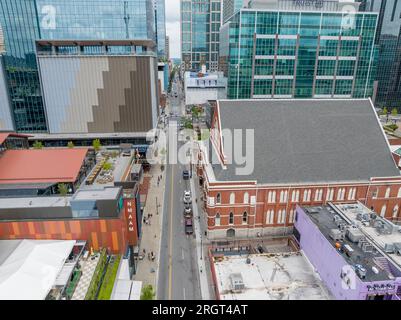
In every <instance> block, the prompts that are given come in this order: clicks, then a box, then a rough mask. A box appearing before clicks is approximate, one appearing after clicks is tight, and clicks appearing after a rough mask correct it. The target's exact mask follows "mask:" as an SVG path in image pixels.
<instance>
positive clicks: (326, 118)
mask: <svg viewBox="0 0 401 320" xmlns="http://www.w3.org/2000/svg"><path fill="white" fill-rule="evenodd" d="M219 103H220V115H221V126H222V128H223V129H224V128H229V129H252V128H254V129H255V145H254V148H253V150H254V154H255V158H254V159H255V160H254V171H253V173H252V174H250V175H242V176H239V175H236V171H235V168H236V167H238V166H237V165H235V164H232V165H228V166H227V169H224V170H223V169H221V167H220V166H214V172H215V176H216V180H218V181H238V180H239V181H244V180H257V181H258V183H306V182H336V181H337V182H338V181H366V180H369V179H370V178H371V177H388V176H399V175H400V172H399V170H398V168H396V166H395V163H394V161H393V158H392V155H391V152H390V149H389V146H388V143H387V141H386V138H385V136H384V134H383V132H382V130H381V128H380V125H379V123H378V121H377V117H376V114H375V111H374V109H373V108H372V106H371V104H370V102H369V100H253V101H252V100H232V101H230V100H221V101H220V102H219ZM243 137H244V138H243V146H242V150H244V151H243V153H245V150H246V149H245V146H244V144H245V133H244V134H243ZM234 149H235V147H234Z"/></svg>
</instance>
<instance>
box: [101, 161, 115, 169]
mask: <svg viewBox="0 0 401 320" xmlns="http://www.w3.org/2000/svg"><path fill="white" fill-rule="evenodd" d="M112 167H113V166H112V164H111V163H110V162H105V163H104V164H103V170H106V171H108V170H111V168H112Z"/></svg>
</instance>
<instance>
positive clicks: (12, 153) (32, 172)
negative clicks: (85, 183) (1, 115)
mask: <svg viewBox="0 0 401 320" xmlns="http://www.w3.org/2000/svg"><path fill="white" fill-rule="evenodd" d="M87 152H88V149H87V148H74V149H40V150H34V149H29V150H6V151H4V152H3V154H2V156H1V157H0V184H28V183H51V182H54V183H58V182H75V181H76V179H77V177H78V174H79V172H80V169H81V167H82V164H83V162H84V160H85V157H86V154H87Z"/></svg>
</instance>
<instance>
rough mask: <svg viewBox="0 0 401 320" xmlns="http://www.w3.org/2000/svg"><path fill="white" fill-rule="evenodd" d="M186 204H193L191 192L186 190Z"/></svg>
mask: <svg viewBox="0 0 401 320" xmlns="http://www.w3.org/2000/svg"><path fill="white" fill-rule="evenodd" d="M184 203H192V196H191V191H188V190H186V191H185V192H184Z"/></svg>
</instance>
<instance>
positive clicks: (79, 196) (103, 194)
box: [72, 187, 121, 201]
mask: <svg viewBox="0 0 401 320" xmlns="http://www.w3.org/2000/svg"><path fill="white" fill-rule="evenodd" d="M120 189H121V188H120V187H108V188H102V189H88V190H85V189H80V190H78V191H77V192H76V193H75V194H74V196H73V198H72V199H73V200H74V201H75V200H77V201H79V200H115V199H117V198H118V195H119V194H120Z"/></svg>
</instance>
